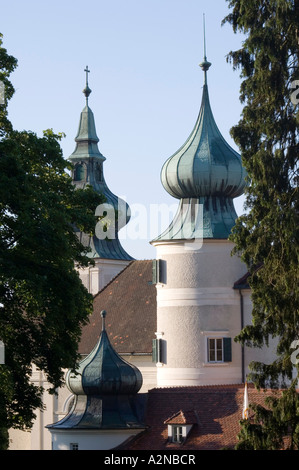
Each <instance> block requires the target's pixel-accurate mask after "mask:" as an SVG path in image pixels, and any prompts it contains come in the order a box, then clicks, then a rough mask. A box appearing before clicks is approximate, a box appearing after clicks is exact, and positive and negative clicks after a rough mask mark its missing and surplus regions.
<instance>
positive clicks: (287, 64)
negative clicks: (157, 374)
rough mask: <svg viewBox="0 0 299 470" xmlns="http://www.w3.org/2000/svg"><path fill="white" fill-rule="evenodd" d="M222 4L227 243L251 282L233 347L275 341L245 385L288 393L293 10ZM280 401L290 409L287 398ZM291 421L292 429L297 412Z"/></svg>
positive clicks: (235, 1)
mask: <svg viewBox="0 0 299 470" xmlns="http://www.w3.org/2000/svg"><path fill="white" fill-rule="evenodd" d="M227 1H228V4H229V8H230V13H229V15H228V16H227V17H226V18H225V19H224V23H230V24H231V25H232V27H233V30H234V32H235V33H236V32H240V33H242V34H243V35H244V37H245V39H244V41H243V43H242V47H241V49H240V50H237V51H233V52H231V53H230V54H229V60H230V61H231V62H232V64H233V67H234V68H235V69H238V68H239V69H240V70H241V77H242V78H243V81H242V84H241V89H240V100H241V102H242V103H243V104H244V107H243V111H242V116H241V120H240V121H239V123H238V124H237V125H236V126H234V127H233V129H232V131H231V133H232V136H233V138H234V140H235V142H236V143H237V144H238V146H239V148H240V150H241V155H242V160H243V164H244V166H245V168H246V169H247V172H248V188H247V190H246V208H247V213H246V214H245V215H243V216H242V217H240V218H239V219H238V220H237V223H236V226H235V228H234V231H233V234H232V237H231V239H232V240H233V241H234V242H235V244H236V251H237V252H239V253H240V254H241V256H242V259H243V260H244V262H245V263H246V265H247V267H248V270H249V272H250V274H251V275H250V281H249V282H250V285H251V289H252V301H253V311H252V325H247V326H246V327H245V328H244V329H243V330H242V331H241V333H240V335H239V336H238V338H237V340H239V341H241V342H242V343H243V344H247V345H249V346H254V347H260V346H262V345H264V344H268V342H269V340H270V339H271V338H275V340H276V341H277V358H276V359H275V360H274V361H273V362H272V363H271V364H263V363H257V362H256V363H253V364H251V369H252V373H251V379H252V380H253V382H254V383H255V384H256V386H257V387H267V386H268V387H277V386H279V384H280V385H281V384H283V385H284V386H286V387H290V390H294V388H292V387H294V384H298V369H299V366H298V364H297V363H296V362H297V361H295V362H294V361H292V352H293V346H294V344H295V343H294V342H295V341H297V340H298V339H299V286H298V257H299V249H298V233H299V220H298V217H299V206H298V155H299V146H298V129H299V127H298V125H299V107H298V103H299V100H298V99H297V96H298V89H297V88H298V84H299V81H298V80H299V68H298V59H299V54H298V53H299V30H298V25H299V2H298V1H297V0H275V1H274V0H227ZM295 393H296V392H295ZM281 400H282V401H283V402H284V405H285V407H286V406H287V404H288V403H289V406H291V405H290V403H292V400H290V394H284V395H283V396H282V397H281ZM294 400H295V398H294ZM297 403H298V402H297ZM281 407H282V404H281ZM272 412H273V410H272ZM292 413H294V415H293V418H295V419H296V423H297V426H298V425H299V424H298V423H299V410H298V405H297V408H296V407H295V408H292ZM259 416H261V414H260V415H259ZM257 419H258V416H257ZM283 419H284V417H283V415H280V416H279V420H283ZM247 426H249V423H247ZM246 429H247V428H246ZM257 429H258V430H260V428H259V427H258V428H257ZM279 429H281V430H284V431H285V427H283V426H282V427H281V428H279ZM251 431H252V429H251ZM281 432H283V431H281ZM243 437H244V436H243ZM251 438H252V436H251ZM252 442H253V438H252ZM297 446H298V440H297Z"/></svg>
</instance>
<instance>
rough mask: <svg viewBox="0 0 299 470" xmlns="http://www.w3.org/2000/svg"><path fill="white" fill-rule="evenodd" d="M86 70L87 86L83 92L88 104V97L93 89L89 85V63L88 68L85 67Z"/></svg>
mask: <svg viewBox="0 0 299 470" xmlns="http://www.w3.org/2000/svg"><path fill="white" fill-rule="evenodd" d="M84 72H86V87H85V88H84V90H83V93H84V95H85V97H86V104H88V97H89V95H90V93H91V89H90V88H89V86H88V74H89V73H90V70H89V69H88V65H86V69H84Z"/></svg>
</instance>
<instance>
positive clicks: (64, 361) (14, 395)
mask: <svg viewBox="0 0 299 470" xmlns="http://www.w3.org/2000/svg"><path fill="white" fill-rule="evenodd" d="M0 41H1V42H0V71H1V74H0V79H2V80H3V81H4V84H5V102H4V104H2V106H1V105H0V110H1V113H0V131H1V134H0V162H1V172H0V339H1V340H2V341H3V343H4V345H5V364H3V365H0V448H7V445H8V430H9V429H10V428H12V427H13V428H20V429H23V428H26V427H30V426H31V425H32V422H33V419H34V410H35V409H36V408H38V407H42V406H43V404H42V389H41V388H40V387H38V386H36V385H35V384H33V383H32V382H31V380H30V378H31V373H32V365H35V366H36V367H37V368H38V369H39V370H41V371H43V373H44V374H45V376H46V378H47V380H48V382H49V384H50V390H51V392H53V393H54V390H55V389H56V388H57V387H59V386H61V385H62V383H63V369H64V368H74V367H75V366H76V364H77V361H78V359H79V356H78V352H77V346H78V342H79V340H80V335H81V329H82V326H83V325H84V324H85V323H86V322H87V321H88V316H89V314H90V313H91V312H92V301H93V299H92V296H91V295H90V294H89V293H88V292H87V290H86V289H85V287H84V286H83V284H82V282H81V280H80V278H79V275H78V272H77V269H76V268H78V267H83V266H88V264H89V263H90V260H89V258H88V256H87V253H88V249H87V248H86V247H84V246H83V245H82V244H81V243H80V241H79V238H78V237H77V235H76V233H75V230H74V227H76V228H77V229H80V230H82V231H84V232H86V233H92V232H94V229H95V225H96V219H95V215H94V214H95V208H96V207H97V205H98V204H100V203H102V202H104V201H103V196H101V195H98V194H96V193H95V192H94V191H93V189H91V188H87V189H86V190H79V189H78V190H77V189H75V187H74V185H73V184H72V180H71V177H70V176H69V174H68V173H67V170H70V168H71V166H70V164H68V163H67V162H66V161H65V160H64V158H63V155H62V150H61V147H60V140H61V138H62V136H61V135H55V134H54V133H53V131H52V130H48V131H46V132H44V135H43V136H42V137H38V136H37V135H36V134H34V133H33V132H26V131H23V132H18V131H15V130H14V129H13V127H12V125H11V123H10V122H9V120H8V118H7V102H8V99H9V98H11V96H12V94H13V87H12V86H11V84H10V82H9V75H10V73H11V72H12V71H13V70H14V68H15V67H16V60H15V59H14V58H12V57H10V56H8V54H7V52H6V50H5V49H4V48H2V47H1V44H2V40H1V38H0Z"/></svg>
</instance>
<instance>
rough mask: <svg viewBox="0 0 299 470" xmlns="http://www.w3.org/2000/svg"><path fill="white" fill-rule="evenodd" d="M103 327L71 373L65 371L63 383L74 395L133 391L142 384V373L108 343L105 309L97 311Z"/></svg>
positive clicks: (112, 393) (100, 394)
mask: <svg viewBox="0 0 299 470" xmlns="http://www.w3.org/2000/svg"><path fill="white" fill-rule="evenodd" d="M101 316H102V321H103V329H102V333H101V336H100V339H99V341H98V343H97V345H96V347H95V348H94V349H93V351H92V352H91V353H90V354H89V355H88V356H87V357H86V358H85V359H84V360H83V361H81V362H80V364H79V368H78V370H77V371H76V374H74V373H73V372H71V371H68V373H67V376H66V384H67V387H68V388H69V390H70V391H71V392H72V393H74V394H75V395H89V396H90V395H98V396H105V395H110V396H111V395H133V394H135V393H138V391H139V390H140V388H141V386H142V375H141V373H140V371H139V370H138V369H137V367H135V366H134V365H132V364H129V363H128V362H126V361H125V360H124V359H122V358H121V357H120V356H119V355H118V354H117V353H116V351H115V350H114V349H113V347H112V346H111V343H110V341H109V338H108V335H107V332H106V330H105V317H106V312H105V311H104V310H103V311H102V312H101Z"/></svg>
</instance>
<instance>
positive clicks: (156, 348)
mask: <svg viewBox="0 0 299 470" xmlns="http://www.w3.org/2000/svg"><path fill="white" fill-rule="evenodd" d="M152 362H156V363H157V362H161V339H153V347H152Z"/></svg>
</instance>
